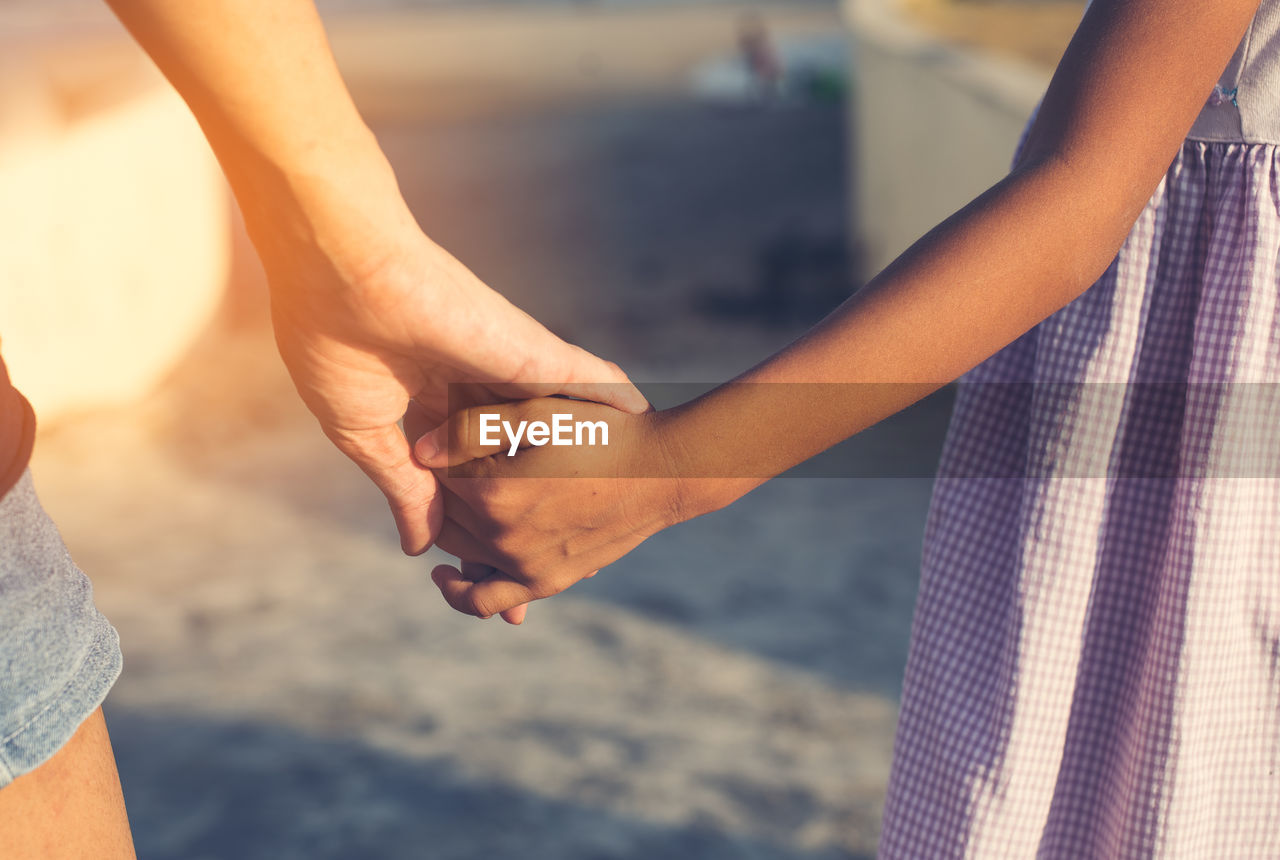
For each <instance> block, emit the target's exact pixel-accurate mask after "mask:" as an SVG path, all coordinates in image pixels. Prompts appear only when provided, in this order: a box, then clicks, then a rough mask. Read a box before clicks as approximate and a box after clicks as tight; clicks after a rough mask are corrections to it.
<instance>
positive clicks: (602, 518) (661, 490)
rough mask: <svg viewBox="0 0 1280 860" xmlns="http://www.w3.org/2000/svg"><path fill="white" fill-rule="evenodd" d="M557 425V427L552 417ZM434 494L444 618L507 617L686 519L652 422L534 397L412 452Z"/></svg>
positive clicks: (475, 412)
mask: <svg viewBox="0 0 1280 860" xmlns="http://www.w3.org/2000/svg"><path fill="white" fill-rule="evenodd" d="M556 416H560V417H559V418H557V417H556ZM415 451H416V454H417V457H418V459H419V461H420V462H422V463H423V464H424V465H426V466H429V467H431V468H433V470H434V471H435V474H436V476H437V478H438V480H439V481H440V483H441V484H442V486H443V488H444V493H445V516H446V520H445V523H444V525H443V526H442V527H441V530H440V533H439V537H438V539H437V545H438V546H440V547H441V548H442V549H444V550H446V551H447V552H450V553H453V554H454V555H456V556H458V557H459V558H460V559H463V564H462V567H461V570H459V569H458V568H454V567H451V566H449V565H440V566H439V567H437V568H436V569H435V570H434V571H432V579H433V580H434V581H435V583H436V585H437V586H439V588H440V591H441V593H442V594H443V595H444V598H445V600H446V601H447V602H448V603H449V605H450V606H452V607H453V608H454V609H456V610H458V611H459V612H464V613H467V614H469V615H475V616H478V617H480V618H488V617H490V616H492V615H495V614H498V613H507V615H506V617H507V619H508V620H509V621H513V622H515V623H518V621H519V619H520V618H522V617H523V613H522V612H516V613H512V612H511V610H515V609H517V608H518V607H522V606H523V604H526V603H528V602H530V601H532V600H538V599H541V598H544V597H550V596H551V595H553V594H558V593H559V592H561V591H563V590H565V589H566V588H568V587H569V586H571V585H573V584H574V583H576V582H578V581H579V580H581V579H584V578H586V577H589V576H591V575H593V574H594V573H595V572H596V571H597V570H599V569H600V568H601V567H604V566H605V565H607V564H610V563H612V562H613V561H616V560H617V559H618V558H621V557H622V556H623V555H625V554H626V553H628V552H630V551H631V550H632V549H634V548H635V547H636V546H638V545H639V544H640V543H641V542H642V541H644V540H645V538H647V537H649V536H650V535H652V534H654V533H656V532H658V531H661V530H662V529H664V528H666V527H668V526H670V525H673V524H675V523H677V522H680V521H682V520H683V519H685V517H684V515H683V511H682V500H681V485H682V482H681V480H680V479H679V477H678V476H677V475H676V472H675V469H674V467H673V465H672V464H673V462H674V460H673V458H672V457H671V456H670V453H669V451H668V449H667V441H666V439H665V436H664V418H663V413H660V412H646V413H643V414H639V415H634V414H628V413H625V412H620V411H618V410H616V409H613V408H612V407H609V406H603V405H600V404H598V403H588V402H584V401H577V400H565V399H559V398H539V399H536V400H527V401H523V402H519V403H505V404H500V405H497V406H477V407H471V408H467V409H462V410H459V411H457V412H455V413H454V414H452V415H451V416H450V418H449V421H448V422H447V423H446V424H445V425H443V426H442V427H439V428H437V429H436V430H434V431H432V432H431V433H428V434H426V435H425V436H423V437H422V438H421V439H419V440H418V443H417V445H416V447H415Z"/></svg>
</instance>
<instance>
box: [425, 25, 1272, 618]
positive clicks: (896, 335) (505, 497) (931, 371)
mask: <svg viewBox="0 0 1280 860" xmlns="http://www.w3.org/2000/svg"><path fill="white" fill-rule="evenodd" d="M1257 6H1258V2H1257V0H1220V2H1215V3H1205V2H1202V0H1095V2H1094V3H1093V4H1092V6H1091V7H1090V9H1089V11H1088V12H1087V14H1086V15H1085V18H1084V20H1083V21H1082V23H1081V26H1080V28H1079V30H1078V32H1077V33H1076V36H1075V37H1074V39H1073V40H1072V42H1071V44H1070V46H1069V47H1068V49H1067V51H1066V54H1065V55H1064V57H1063V59H1062V62H1061V63H1060V65H1059V67H1058V69H1057V71H1056V73H1055V74H1054V77H1053V81H1052V83H1051V84H1050V87H1049V90H1048V92H1047V93H1046V95H1045V98H1044V101H1043V104H1042V106H1041V110H1040V113H1039V117H1038V119H1037V121H1036V123H1035V125H1034V127H1033V129H1032V131H1031V134H1030V137H1029V139H1028V142H1027V145H1026V147H1025V149H1024V153H1023V156H1022V158H1021V161H1020V163H1019V164H1018V165H1017V166H1016V168H1015V169H1014V170H1013V171H1012V172H1011V173H1010V175H1009V176H1008V177H1007V178H1005V179H1004V180H1002V181H1001V182H999V183H997V184H996V185H995V186H994V187H992V188H991V189H990V190H988V191H987V192H986V193H984V194H983V195H981V196H980V197H978V198H977V199H976V200H974V201H973V202H972V203H970V204H969V205H968V206H966V207H965V208H964V209H962V210H961V211H960V212H958V213H956V214H955V215H953V216H952V217H951V218H949V219H947V220H946V221H945V222H943V223H942V224H940V225H939V226H938V227H936V228H935V229H934V230H932V231H931V232H929V233H928V234H927V235H926V236H925V237H923V238H922V239H921V240H919V241H918V242H917V243H916V244H915V245H914V246H912V247H911V248H910V249H909V250H908V251H907V252H906V253H904V254H903V255H902V256H901V257H900V258H899V259H897V260H896V261H895V262H894V263H893V264H892V265H890V266H889V267H888V268H887V269H886V270H885V271H884V272H882V273H881V274H880V275H879V276H878V277H876V278H875V279H874V280H873V281H872V282H871V283H870V284H869V285H868V286H867V287H865V288H864V289H862V290H861V291H859V292H858V293H857V294H856V295H854V296H853V297H852V298H850V299H849V300H848V301H846V302H845V303H844V304H842V305H841V306H840V307H839V308H837V309H836V310H835V311H834V312H833V313H832V314H831V315H830V316H829V317H827V318H826V319H825V320H824V321H823V322H822V323H820V324H819V325H818V326H817V327H815V328H814V329H813V330H812V331H810V332H809V333H808V334H806V335H805V336H804V337H802V338H801V339H799V340H798V341H797V342H795V343H793V344H792V345H790V346H788V347H787V348H786V349H784V350H782V351H781V352H780V353H778V354H777V355H775V356H773V357H771V358H770V359H768V360H767V361H765V362H763V363H762V364H760V365H759V366H757V367H755V368H753V369H752V370H750V371H748V372H747V373H745V374H744V375H743V376H741V377H740V378H739V379H738V380H737V381H738V382H746V383H798V382H805V383H838V384H833V385H785V384H774V385H766V384H759V385H726V386H722V387H721V388H719V389H716V390H715V391H713V392H711V393H710V394H708V395H706V396H705V397H702V398H700V399H698V400H696V401H694V402H692V403H690V404H687V405H686V406H684V407H680V408H678V409H675V410H671V411H669V412H664V413H658V414H654V415H649V416H639V417H637V418H636V419H634V420H625V419H621V418H615V419H614V421H615V423H617V424H618V428H619V429H618V430H617V431H616V435H618V436H619V437H621V438H630V439H632V440H634V442H635V444H629V445H627V446H626V448H625V451H626V452H627V455H626V456H628V457H632V458H634V461H632V462H624V463H619V464H616V468H617V469H618V470H619V472H620V473H621V474H630V475H641V474H643V475H658V474H663V475H668V476H670V477H669V478H668V479H667V480H653V479H646V480H630V481H628V480H617V479H606V478H593V479H586V478H583V479H579V480H577V481H512V480H507V481H504V480H501V477H503V476H509V475H517V474H520V473H521V472H522V471H528V470H529V469H532V468H535V467H536V468H538V469H540V470H541V471H542V472H543V473H550V472H553V471H554V468H549V465H553V464H554V460H553V458H555V457H557V456H559V457H562V458H566V457H571V456H572V455H566V454H564V452H565V451H572V450H573V449H558V450H552V449H538V450H536V451H534V452H532V454H531V455H530V456H525V454H523V453H522V454H521V455H519V456H517V457H515V458H509V459H508V458H504V457H493V458H489V459H486V460H482V461H478V462H477V463H476V464H475V466H474V467H468V469H469V470H470V474H473V475H475V476H476V477H474V478H470V479H462V478H457V477H453V478H451V477H446V478H445V481H446V484H447V486H448V487H449V489H450V490H451V491H452V492H454V493H456V494H457V495H458V497H459V498H460V499H461V500H462V501H463V502H465V504H460V505H458V506H457V510H458V518H457V520H456V521H453V522H450V523H449V524H447V525H446V526H445V530H444V532H443V533H442V546H445V547H446V548H448V547H450V546H452V547H455V549H454V550H451V551H454V552H456V553H459V554H462V555H463V557H465V558H467V559H468V560H469V561H472V562H476V563H483V564H486V565H490V566H492V567H493V568H495V569H497V570H500V571H503V573H501V574H499V573H495V574H493V575H490V576H488V577H487V578H485V579H484V580H483V581H480V582H470V581H468V580H467V579H464V578H463V577H461V576H460V575H459V574H458V572H457V571H455V570H452V569H438V570H437V571H436V581H437V584H439V585H440V587H441V589H442V591H443V592H444V595H445V597H446V599H447V600H448V601H449V602H450V604H451V605H453V606H454V607H455V608H456V609H459V610H461V611H463V612H468V613H471V614H476V615H482V616H484V615H489V614H492V613H493V612H497V611H500V610H503V609H505V608H506V607H507V606H509V605H511V604H513V603H523V602H526V601H528V600H530V599H534V598H538V597H545V596H547V595H549V594H553V593H555V592H556V591H558V590H560V589H562V588H564V587H567V585H570V584H572V582H573V581H575V578H576V577H580V576H582V575H584V574H585V573H587V572H589V571H592V570H595V569H597V568H599V567H601V566H603V565H604V564H607V563H609V562H611V561H613V560H615V559H616V558H617V557H618V556H619V555H621V554H622V553H623V552H625V551H627V550H629V549H630V548H631V547H633V546H635V544H637V543H639V542H640V541H641V540H643V539H644V537H646V536H647V535H649V534H652V533H653V532H655V531H657V530H659V529H661V528H663V527H665V526H667V525H670V524H672V523H673V522H678V521H680V520H684V519H689V518H691V517H693V516H696V515H698V514H701V513H704V512H707V511H711V510H714V509H717V508H719V507H723V506H724V505H726V504H729V503H730V502H732V501H733V500H734V499H736V498H738V497H739V496H741V495H743V494H744V493H746V492H747V491H749V490H750V489H751V488H753V487H755V486H757V485H758V484H760V483H763V481H764V480H765V479H766V478H767V476H770V475H776V474H778V473H780V472H781V471H783V470H785V469H786V468H788V467H790V466H792V465H794V464H796V463H799V462H802V461H803V460H805V459H807V458H808V457H810V456H812V455H813V454H815V453H817V452H819V451H822V450H824V449H825V448H827V447H829V446H830V445H832V444H834V443H835V442H837V441H839V440H841V439H844V438H846V437H848V436H849V435H852V434H853V433H856V432H858V431H859V430H862V429H864V428H866V427H868V426H870V425H871V424H874V423H875V422H877V421H879V420H881V419H882V418H884V417H886V416H888V415H891V414H893V413H894V412H897V411H898V410H900V409H902V408H904V407H906V406H908V405H909V404H910V403H912V402H914V401H915V400H917V399H919V398H920V397H922V396H924V395H925V394H927V393H928V392H930V391H933V390H934V389H936V388H938V387H940V386H941V385H943V384H945V383H946V382H948V381H949V380H952V379H955V378H956V377H958V376H960V375H961V374H962V373H964V372H965V371H967V370H968V369H970V368H972V367H973V366H975V365H976V364H978V363H979V362H980V361H982V360H983V359H985V358H986V357H988V356H990V355H992V354H993V353H995V352H996V351H997V350H999V349H1000V348H1001V347H1003V346H1005V345H1006V344H1008V343H1010V342H1011V341H1013V340H1014V339H1016V338H1017V337H1019V336H1020V335H1022V334H1023V333H1025V332H1026V331H1028V330H1029V329H1030V328H1032V327H1033V326H1034V325H1036V324H1037V323H1038V322H1040V321H1041V320H1043V319H1044V318H1045V317H1047V316H1049V315H1050V314H1051V313H1053V312H1054V311H1056V310H1058V309H1059V308H1061V307H1063V306H1064V305H1066V304H1067V303H1069V302H1070V301H1071V300H1072V299H1074V298H1076V297H1077V296H1079V295H1080V294H1081V293H1082V292H1083V291H1084V290H1085V289H1086V288H1088V287H1089V286H1090V285H1091V284H1092V283H1093V282H1094V281H1095V280H1096V279H1097V278H1098V277H1099V276H1100V275H1101V274H1102V273H1103V272H1104V271H1105V269H1106V267H1107V265H1109V263H1110V261H1111V260H1112V259H1113V258H1114V256H1115V254H1116V251H1117V250H1118V249H1119V247H1120V245H1121V244H1122V243H1123V241H1124V239H1125V237H1126V235H1127V233H1128V231H1129V230H1130V228H1131V227H1132V225H1133V222H1134V220H1135V219H1136V218H1137V216H1138V215H1139V213H1140V212H1141V211H1142V208H1143V206H1144V205H1145V204H1146V202H1147V200H1148V199H1149V198H1150V196H1151V194H1152V191H1153V190H1154V189H1155V187H1156V186H1157V184H1158V183H1159V181H1160V179H1161V177H1162V176H1163V175H1164V173H1165V171H1166V170H1167V169H1168V166H1169V163H1170V161H1171V160H1172V158H1173V157H1174V155H1175V154H1176V153H1177V150H1178V147H1179V146H1180V145H1181V142H1182V140H1183V139H1184V137H1185V135H1186V133H1187V130H1188V129H1189V128H1190V127H1191V125H1192V123H1193V122H1194V120H1195V117H1196V116H1197V114H1198V113H1199V111H1200V109H1201V108H1202V107H1203V105H1204V102H1205V100H1206V97H1207V96H1208V94H1209V93H1210V91H1211V90H1212V88H1213V84H1214V83H1215V81H1216V80H1217V78H1218V76H1219V75H1220V74H1221V72H1222V69H1223V68H1224V67H1225V66H1226V63H1227V61H1228V60H1229V59H1230V57H1231V54H1232V52H1233V51H1234V49H1235V48H1236V46H1237V45H1238V43H1239V42H1240V40H1241V38H1242V37H1243V35H1244V33H1245V30H1246V27H1247V25H1248V23H1249V20H1250V18H1251V16H1252V15H1253V13H1254V12H1255V11H1256V8H1257ZM847 383H865V384H861V385H849V384H847ZM530 408H531V407H527V406H526V407H524V409H525V410H526V411H528V410H530ZM539 408H542V407H539ZM544 411H545V409H544ZM467 420H468V416H467V415H460V416H457V417H456V418H455V419H453V421H452V424H451V425H450V427H449V428H447V429H444V430H441V431H437V432H435V433H433V434H432V435H430V436H428V437H426V438H425V439H424V440H422V441H421V442H420V443H419V455H420V456H421V457H423V458H424V461H425V462H428V463H431V464H433V465H442V464H444V463H445V462H447V461H448V459H449V457H450V456H453V458H454V461H455V462H456V461H460V460H464V459H465V458H466V457H467V456H469V455H470V454H471V453H484V451H483V450H482V449H480V448H478V447H476V446H475V444H474V439H473V438H472V437H469V436H468V434H467V432H465V430H463V429H462V428H464V427H465V426H466V425H467ZM471 426H474V422H471ZM450 431H451V432H453V433H454V435H455V437H456V438H458V439H460V440H461V443H460V444H459V445H456V446H455V449H456V450H455V451H454V452H453V453H452V454H450V453H449V452H448V450H447V446H446V445H445V442H446V433H447V432H450ZM442 448H445V449H446V450H444V451H442V452H440V453H433V452H436V451H438V450H439V449H442ZM468 449H470V450H468ZM522 460H523V461H524V464H523V465H522V464H521V461H522ZM571 468H572V464H571V462H568V461H566V462H565V464H564V465H563V466H562V467H561V470H560V473H561V474H569V473H570V470H571ZM454 472H455V474H456V473H457V469H456V468H455V470H454ZM707 475H737V476H743V475H746V476H751V477H736V478H728V477H726V478H714V479H713V478H705V479H698V478H695V477H691V476H707Z"/></svg>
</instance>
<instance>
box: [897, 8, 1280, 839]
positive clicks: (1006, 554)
mask: <svg viewBox="0 0 1280 860" xmlns="http://www.w3.org/2000/svg"><path fill="white" fill-rule="evenodd" d="M1278 94H1280V0H1264V2H1263V4H1262V7H1261V9H1260V10H1259V12H1258V14H1257V16H1256V17H1255V19H1254V23H1253V25H1252V27H1251V29H1250V32H1249V35H1248V36H1247V37H1246V38H1245V40H1244V42H1242V44H1241V46H1240V48H1239V49H1238V50H1237V52H1236V56H1235V57H1234V58H1233V59H1232V62H1231V64H1230V65H1229V66H1228V67H1227V69H1226V71H1225V72H1224V74H1223V76H1222V78H1221V80H1220V82H1219V85H1218V87H1217V88H1216V89H1215V91H1214V96H1213V97H1212V98H1210V100H1209V103H1208V104H1207V105H1206V107H1205V109H1204V111H1203V112H1202V114H1201V116H1200V118H1199V120H1198V121H1197V122H1196V125H1195V127H1194V128H1193V130H1192V133H1191V135H1190V136H1189V137H1188V139H1187V141H1186V142H1185V144H1184V145H1183V147H1182V149H1181V151H1180V152H1179V154H1178V155H1177V157H1176V159H1175V160H1174V162H1173V164H1172V166H1171V167H1170V169H1169V172H1168V174H1167V176H1166V177H1165V179H1164V180H1163V181H1162V183H1161V185H1160V187H1159V188H1157V189H1156V191H1155V194H1154V195H1153V196H1152V198H1151V201H1150V202H1149V204H1148V205H1147V207H1146V209H1145V211H1143V213H1142V215H1141V216H1140V217H1139V219H1138V221H1137V223H1136V224H1135V225H1134V228H1133V231H1132V233H1131V234H1130V236H1129V237H1128V239H1127V241H1126V242H1125V244H1124V246H1123V248H1122V249H1121V250H1120V252H1119V254H1118V256H1117V257H1116V259H1115V261H1114V262H1113V263H1112V265H1111V266H1110V268H1109V269H1108V270H1107V272H1106V273H1105V274H1104V275H1103V276H1102V278H1101V279H1100V280H1099V281H1098V282H1097V283H1096V284H1095V285H1094V286H1093V287H1091V288H1090V289H1089V290H1088V291H1086V292H1085V293H1084V294H1083V295H1082V296H1081V297H1080V298H1079V299H1077V300H1076V301H1075V302H1073V303H1072V304H1070V305H1069V306H1067V307H1066V308H1064V309H1063V310H1062V311H1060V312H1058V313H1057V314H1055V315H1054V316H1052V317H1050V318H1049V319H1048V320H1046V321H1045V322H1043V323H1042V324H1040V325H1039V326H1037V327H1036V328H1035V329H1033V330H1032V331H1030V332H1028V333H1027V334H1026V335H1025V336H1023V337H1022V338H1020V339H1019V340H1017V341H1016V342H1015V343H1013V344H1011V345H1010V346H1009V347H1007V348H1006V349H1004V350H1002V351H1001V352H1000V353H998V354H997V355H995V356H993V357H992V358H991V359H989V360H988V361H987V362H985V363H984V364H983V365H981V366H980V367H978V368H977V369H975V370H974V371H972V372H971V373H970V374H969V375H968V376H967V377H966V378H965V380H964V381H963V383H962V384H961V386H960V392H959V394H958V399H957V403H956V411H955V416H954V418H953V419H952V426H951V430H950V432H949V435H948V438H947V444H946V448H945V451H944V454H943V462H942V466H941V469H940V477H939V479H938V482H937V485H936V487H935V491H934V498H933V503H932V507H931V511H930V518H929V523H928V526H927V529H926V534H925V547H924V560H923V571H922V576H921V584H920V594H919V598H918V601H917V605H916V612H915V619H914V622H913V629H912V641H911V648H910V655H909V657H908V662H907V671H906V680H905V685H904V689H903V695H902V707H901V716H900V719H899V726H898V734H897V739H896V742H895V748H894V763H893V770H892V776H891V778H890V785H889V793H888V798H887V800H886V808H885V814H884V825H883V832H882V836H881V845H880V856H881V857H882V858H885V860H890V859H891V858H912V860H915V859H916V858H933V857H984V858H985V857H997V858H1006V857H1012V858H1021V857H1050V858H1072V860H1076V858H1094V857H1107V858H1110V857H1152V856H1158V857H1189V858H1239V857H1280V477H1277V476H1278V475H1280V446H1278V445H1277V444H1276V440H1277V438H1280V394H1277V392H1278V391H1280V384H1276V383H1280V150H1278V149H1277V144H1280V95H1278ZM1259 383H1270V384H1271V385H1268V384H1261V385H1260V384H1259Z"/></svg>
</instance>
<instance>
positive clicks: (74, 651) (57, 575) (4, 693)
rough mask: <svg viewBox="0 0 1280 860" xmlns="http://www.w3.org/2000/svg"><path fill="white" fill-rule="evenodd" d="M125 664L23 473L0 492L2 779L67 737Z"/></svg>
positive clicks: (31, 765) (27, 767)
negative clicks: (3, 494)
mask: <svg viewBox="0 0 1280 860" xmlns="http://www.w3.org/2000/svg"><path fill="white" fill-rule="evenodd" d="M121 664H122V658H121V655H120V637H119V636H117V635H116V631H115V629H114V628H113V627H112V626H111V624H110V623H108V621H107V619H105V618H103V617H102V613H100V612H98V610H97V607H95V606H94V605H93V587H92V586H91V585H90V584H89V579H88V577H86V576H85V575H84V574H83V573H82V572H81V571H80V568H78V567H76V565H75V563H74V562H73V561H72V560H71V556H70V554H69V553H68V552H67V548H66V546H65V545H63V543H62V538H61V537H60V536H59V534H58V529H57V528H56V527H55V526H54V524H53V521H52V520H50V519H49V516H48V514H46V513H45V512H44V508H42V507H41V506H40V501H39V499H37V498H36V493H35V489H34V488H33V487H32V484H31V473H30V472H29V471H28V472H27V473H25V474H24V475H23V476H22V478H21V479H20V480H19V481H18V483H17V484H16V485H15V486H14V488H13V489H12V490H10V491H9V492H8V493H7V494H5V496H4V498H3V499H0V786H5V785H7V784H9V783H10V782H11V781H13V779H14V778H16V777H19V776H21V775H22V774H24V773H27V772H28V771H31V770H34V769H36V768H37V767H39V766H40V765H41V764H43V763H44V762H45V761H47V760H48V759H49V758H51V757H52V756H53V754H54V753H56V752H57V751H58V750H59V749H60V748H61V747H62V745H63V744H65V743H66V742H67V741H69V740H70V739H71V736H72V735H74V734H75V732H76V729H78V728H79V727H80V724H81V723H83V722H84V721H85V719H86V718H88V717H89V715H91V714H92V713H93V712H94V711H95V710H96V709H97V707H98V706H99V705H100V704H102V700H103V699H104V698H106V696H107V691H108V690H110V689H111V685H112V684H114V683H115V680H116V678H118V677H119V676H120V668H121Z"/></svg>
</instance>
